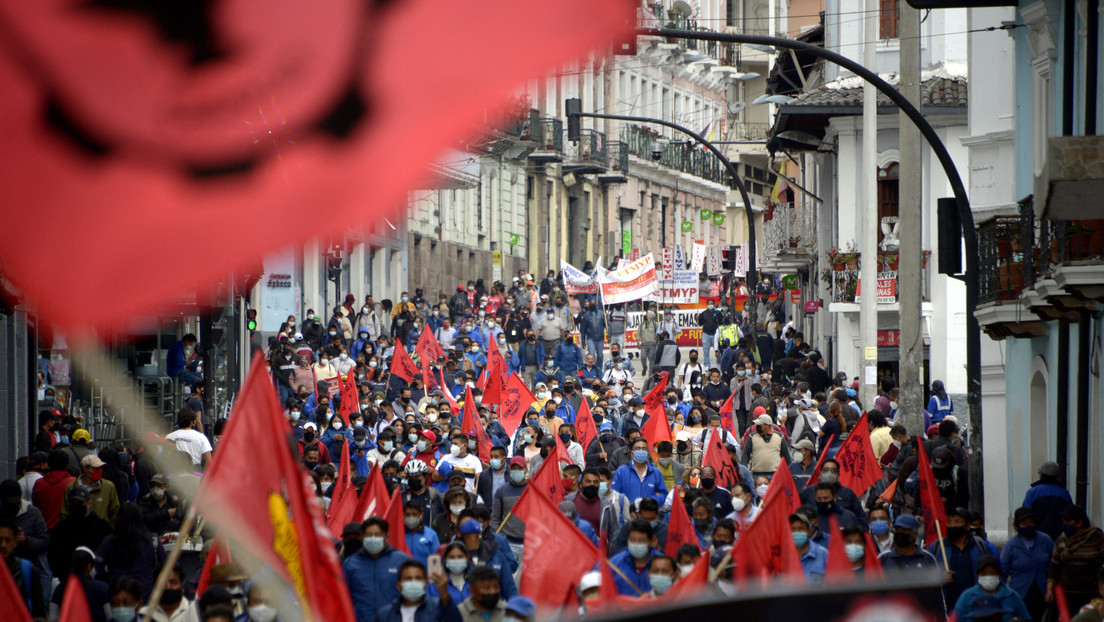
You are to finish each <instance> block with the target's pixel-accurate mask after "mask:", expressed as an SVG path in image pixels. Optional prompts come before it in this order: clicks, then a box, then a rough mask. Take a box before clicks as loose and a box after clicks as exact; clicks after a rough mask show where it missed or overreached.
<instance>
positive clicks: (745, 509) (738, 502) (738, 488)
mask: <svg viewBox="0 0 1104 622" xmlns="http://www.w3.org/2000/svg"><path fill="white" fill-rule="evenodd" d="M752 498H753V495H752V494H751V490H750V489H749V488H748V487H747V486H746V485H745V484H734V485H733V486H732V512H731V513H729V514H728V516H726V517H725V518H728V519H731V520H732V521H733V522H735V523H736V524H737V525H739V526H740V529H741V530H743V529H745V528H746V527H747V526H749V525H750V524H751V521H753V520H755V517H756V516H759V506H757V505H755V504H754V503H752Z"/></svg>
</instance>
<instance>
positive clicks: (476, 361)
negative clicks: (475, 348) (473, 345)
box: [464, 351, 487, 371]
mask: <svg viewBox="0 0 1104 622" xmlns="http://www.w3.org/2000/svg"><path fill="white" fill-rule="evenodd" d="M464 356H466V357H468V360H469V361H471V364H472V365H474V366H475V368H476V369H478V370H480V371H482V370H483V368H484V367H486V366H487V355H486V354H483V352H482V351H480V352H465V353H464Z"/></svg>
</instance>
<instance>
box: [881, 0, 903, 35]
mask: <svg viewBox="0 0 1104 622" xmlns="http://www.w3.org/2000/svg"><path fill="white" fill-rule="evenodd" d="M898 1H899V0H878V2H879V4H880V6H881V10H880V11H879V13H878V38H879V39H896V38H897V20H898V19H900V17H901V15H900V12H899V11H898V10H897V2H898Z"/></svg>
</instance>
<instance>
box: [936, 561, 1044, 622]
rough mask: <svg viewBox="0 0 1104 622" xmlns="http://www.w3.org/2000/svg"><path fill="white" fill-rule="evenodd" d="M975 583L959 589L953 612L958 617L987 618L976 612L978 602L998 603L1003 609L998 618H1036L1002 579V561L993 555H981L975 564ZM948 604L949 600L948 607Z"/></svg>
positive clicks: (963, 618) (967, 618)
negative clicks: (1001, 614) (960, 591)
mask: <svg viewBox="0 0 1104 622" xmlns="http://www.w3.org/2000/svg"><path fill="white" fill-rule="evenodd" d="M976 571H977V583H976V584H974V585H972V586H971V587H969V588H968V589H966V590H965V591H964V592H962V595H961V596H959V597H958V600H956V601H955V604H954V605H953V607H954V612H955V615H956V616H957V618H958V619H959V620H976V619H979V618H983V617H986V616H984V615H979V613H981V614H984V613H985V612H984V611H981V612H979V609H980V605H983V604H984V605H988V604H989V603H991V602H994V601H995V603H999V606H1000V609H1001V610H1003V612H1004V613H1003V617H1002V618H1001V620H1012V619H1016V618H1018V619H1021V620H1035V619H1039V618H1033V617H1032V616H1031V614H1030V613H1029V612H1028V610H1027V607H1026V606H1025V605H1024V601H1023V599H1021V598H1020V595H1019V594H1017V593H1016V591H1015V590H1013V589H1012V588H1010V587H1008V586H1007V585H1004V584H1003V583H1002V582H1001V563H1000V559H998V558H997V557H996V556H995V555H982V556H981V557H980V558H979V559H978V561H977V566H976ZM950 606H951V604H950V603H948V608H949V607H950Z"/></svg>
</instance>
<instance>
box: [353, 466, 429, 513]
mask: <svg viewBox="0 0 1104 622" xmlns="http://www.w3.org/2000/svg"><path fill="white" fill-rule="evenodd" d="M413 459H414V460H416V459H417V458H413ZM390 501H391V493H390V492H388V491H387V482H385V481H383V473H381V472H380V465H379V463H378V462H377V463H375V464H373V465H372V470H371V471H369V472H368V481H367V482H364V486H363V487H362V488H361V489H360V497H359V498H358V499H357V506H356V511H355V512H353V519H352V520H354V521H360V522H362V523H363V522H364V521H365V520H367V519H368V517H369V516H383V512H384V509H386V508H387V504H388V503H389V502H390Z"/></svg>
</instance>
